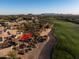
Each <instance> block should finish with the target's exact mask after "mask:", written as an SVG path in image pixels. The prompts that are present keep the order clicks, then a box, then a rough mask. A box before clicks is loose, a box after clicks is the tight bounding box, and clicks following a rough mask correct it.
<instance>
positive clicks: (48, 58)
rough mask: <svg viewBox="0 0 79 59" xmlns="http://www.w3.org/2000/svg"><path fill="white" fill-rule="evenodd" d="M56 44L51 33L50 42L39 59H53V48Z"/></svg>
mask: <svg viewBox="0 0 79 59" xmlns="http://www.w3.org/2000/svg"><path fill="white" fill-rule="evenodd" d="M55 43H56V39H55V38H54V37H53V35H52V34H51V32H50V33H49V41H48V42H47V43H46V45H45V46H44V47H43V49H42V51H41V53H40V55H39V58H38V59H51V53H52V47H53V45H54V44H55Z"/></svg>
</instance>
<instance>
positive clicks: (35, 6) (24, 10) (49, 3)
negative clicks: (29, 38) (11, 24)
mask: <svg viewBox="0 0 79 59" xmlns="http://www.w3.org/2000/svg"><path fill="white" fill-rule="evenodd" d="M28 13H32V14H41V13H62V14H79V0H0V14H1V15H2V14H3V15H6V14H28Z"/></svg>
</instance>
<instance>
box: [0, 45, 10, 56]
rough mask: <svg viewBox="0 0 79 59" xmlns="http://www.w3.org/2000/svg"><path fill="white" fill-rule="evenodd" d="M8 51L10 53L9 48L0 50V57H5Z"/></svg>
mask: <svg viewBox="0 0 79 59" xmlns="http://www.w3.org/2000/svg"><path fill="white" fill-rule="evenodd" d="M10 51H11V47H9V48H5V49H1V50H0V57H3V56H6V55H7V54H8V53H9V52H10Z"/></svg>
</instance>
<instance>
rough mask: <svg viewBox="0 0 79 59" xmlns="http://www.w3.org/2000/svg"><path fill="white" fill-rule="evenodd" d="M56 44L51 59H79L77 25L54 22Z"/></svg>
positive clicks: (78, 27)
mask: <svg viewBox="0 0 79 59" xmlns="http://www.w3.org/2000/svg"><path fill="white" fill-rule="evenodd" d="M55 23H56V24H55V33H54V35H55V36H56V37H57V44H56V46H55V47H54V52H52V53H53V54H52V59H79V25H78V24H74V23H70V22H65V21H61V20H60V21H58V20H57V21H55Z"/></svg>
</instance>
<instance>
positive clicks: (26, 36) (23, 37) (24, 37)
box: [19, 34, 33, 40]
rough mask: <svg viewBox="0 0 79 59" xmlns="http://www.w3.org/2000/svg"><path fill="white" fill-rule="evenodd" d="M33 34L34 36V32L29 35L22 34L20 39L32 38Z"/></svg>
mask: <svg viewBox="0 0 79 59" xmlns="http://www.w3.org/2000/svg"><path fill="white" fill-rule="evenodd" d="M32 36H33V35H32V34H28V35H25V36H22V37H21V38H20V39H19V40H26V39H27V38H30V37H32Z"/></svg>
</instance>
